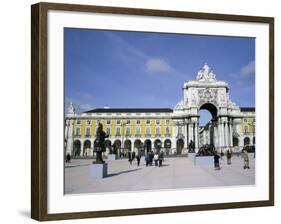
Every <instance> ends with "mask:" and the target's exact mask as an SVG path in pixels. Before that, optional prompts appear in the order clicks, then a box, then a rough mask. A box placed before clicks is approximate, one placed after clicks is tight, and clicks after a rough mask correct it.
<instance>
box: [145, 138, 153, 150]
mask: <svg viewBox="0 0 281 224" xmlns="http://www.w3.org/2000/svg"><path fill="white" fill-rule="evenodd" d="M151 145H152V144H151V140H150V139H146V140H145V141H144V150H145V152H146V153H148V152H151Z"/></svg>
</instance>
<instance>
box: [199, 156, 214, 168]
mask: <svg viewBox="0 0 281 224" xmlns="http://www.w3.org/2000/svg"><path fill="white" fill-rule="evenodd" d="M194 165H195V166H214V156H195V157H194Z"/></svg>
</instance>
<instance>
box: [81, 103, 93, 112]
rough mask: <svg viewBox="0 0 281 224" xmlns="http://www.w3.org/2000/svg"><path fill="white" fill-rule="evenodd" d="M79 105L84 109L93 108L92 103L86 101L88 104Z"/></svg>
mask: <svg viewBox="0 0 281 224" xmlns="http://www.w3.org/2000/svg"><path fill="white" fill-rule="evenodd" d="M79 107H80V108H81V109H82V110H91V109H93V107H92V106H91V105H90V104H88V103H86V104H80V105H79Z"/></svg>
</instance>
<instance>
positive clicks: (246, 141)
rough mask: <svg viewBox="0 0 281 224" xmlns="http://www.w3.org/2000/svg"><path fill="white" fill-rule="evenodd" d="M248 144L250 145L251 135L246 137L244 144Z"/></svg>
mask: <svg viewBox="0 0 281 224" xmlns="http://www.w3.org/2000/svg"><path fill="white" fill-rule="evenodd" d="M246 145H250V138H249V137H245V138H244V146H246Z"/></svg>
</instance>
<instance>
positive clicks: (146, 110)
mask: <svg viewBox="0 0 281 224" xmlns="http://www.w3.org/2000/svg"><path fill="white" fill-rule="evenodd" d="M158 112H159V113H161V112H162V113H163V112H166V113H172V112H173V110H172V109H170V108H96V109H93V110H89V111H85V112H84V113H158Z"/></svg>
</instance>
